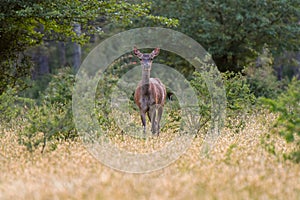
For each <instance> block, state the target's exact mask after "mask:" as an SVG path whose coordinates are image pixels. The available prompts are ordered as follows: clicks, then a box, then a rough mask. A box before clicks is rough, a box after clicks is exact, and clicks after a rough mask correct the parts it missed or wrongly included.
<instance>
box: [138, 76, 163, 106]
mask: <svg viewBox="0 0 300 200" xmlns="http://www.w3.org/2000/svg"><path fill="white" fill-rule="evenodd" d="M142 87H143V85H142V81H140V82H139V84H138V87H137V88H136V90H135V94H134V101H135V103H136V104H137V105H138V107H139V108H140V109H141V108H142V109H149V106H150V105H153V104H160V105H162V106H163V105H164V104H165V100H166V95H167V94H166V87H165V86H164V84H162V82H161V81H160V80H159V79H158V78H150V80H149V87H147V90H144V91H143V90H142Z"/></svg>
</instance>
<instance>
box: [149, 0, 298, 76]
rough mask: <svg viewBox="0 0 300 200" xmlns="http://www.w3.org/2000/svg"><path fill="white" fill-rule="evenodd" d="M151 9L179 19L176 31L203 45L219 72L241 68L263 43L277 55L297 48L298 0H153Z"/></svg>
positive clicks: (254, 55)
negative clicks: (211, 56)
mask: <svg viewBox="0 0 300 200" xmlns="http://www.w3.org/2000/svg"><path fill="white" fill-rule="evenodd" d="M152 10H153V12H154V13H153V14H157V15H160V14H162V13H164V16H166V17H171V18H177V19H179V22H180V25H179V26H178V28H177V30H178V31H181V32H183V33H185V34H187V35H189V36H191V37H192V38H194V39H195V40H197V41H198V42H199V43H200V44H201V45H203V46H204V48H205V49H207V50H208V51H209V52H210V53H211V54H212V55H213V59H214V60H215V62H216V64H217V66H218V67H219V69H220V70H221V71H226V70H230V71H241V70H242V69H243V67H244V65H245V64H246V62H247V61H248V60H249V59H255V58H256V57H257V55H258V54H259V52H261V50H262V48H263V46H264V45H265V44H267V45H268V47H269V48H270V49H271V50H272V52H273V53H274V54H277V55H279V54H281V53H283V52H284V51H286V50H288V51H300V40H299V38H300V25H299V21H300V4H299V1H298V0H275V1H273V0H272V1H271V0H261V1H249V0H227V1H221V0H189V1H183V0H178V1H159V0H155V1H154V2H153V4H152Z"/></svg>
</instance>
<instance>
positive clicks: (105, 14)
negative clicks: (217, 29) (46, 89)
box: [0, 0, 177, 94]
mask: <svg viewBox="0 0 300 200" xmlns="http://www.w3.org/2000/svg"><path fill="white" fill-rule="evenodd" d="M149 8H150V3H139V4H137V3H129V2H127V1H120V2H118V1H114V0H109V1H99V0H85V1H82V0H63V1H62V0H43V1H40V0H2V1H1V4H0V40H1V43H0V55H1V57H0V70H1V74H0V94H1V93H2V92H3V91H4V90H5V88H6V87H7V86H9V85H10V86H16V85H20V84H19V83H20V81H22V79H21V78H22V77H24V76H26V75H28V74H29V73H30V71H29V68H30V66H31V64H30V60H29V59H28V58H27V57H26V56H24V54H23V52H24V51H25V50H26V49H28V48H29V47H32V46H36V45H39V44H42V43H43V41H67V40H72V41H75V42H77V43H80V44H83V43H85V42H87V41H88V40H89V36H90V35H91V34H95V33H97V32H101V27H100V25H99V23H97V21H99V20H97V19H99V18H101V19H105V20H107V21H112V22H114V23H120V24H128V23H131V19H132V18H133V17H146V18H150V19H152V20H157V21H159V22H161V23H167V24H169V25H172V24H176V23H177V21H176V20H170V19H167V18H164V17H158V16H152V15H151V14H150V10H149ZM76 24H80V25H81V29H82V34H80V35H78V34H76V31H75V30H74V25H76Z"/></svg>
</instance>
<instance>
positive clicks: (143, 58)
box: [133, 47, 159, 70]
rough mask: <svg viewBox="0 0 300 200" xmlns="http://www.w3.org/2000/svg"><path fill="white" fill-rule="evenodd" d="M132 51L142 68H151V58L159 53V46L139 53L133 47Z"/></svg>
mask: <svg viewBox="0 0 300 200" xmlns="http://www.w3.org/2000/svg"><path fill="white" fill-rule="evenodd" d="M133 52H134V54H135V55H136V56H137V57H138V58H139V59H140V62H141V65H142V67H143V69H144V70H151V66H152V60H153V58H154V57H155V56H157V55H158V54H159V48H155V49H154V50H153V51H152V52H151V53H141V52H140V51H139V50H138V49H137V48H136V47H134V49H133Z"/></svg>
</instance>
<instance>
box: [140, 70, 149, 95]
mask: <svg viewBox="0 0 300 200" xmlns="http://www.w3.org/2000/svg"><path fill="white" fill-rule="evenodd" d="M149 82H150V70H143V72H142V91H143V93H144V94H145V93H147V92H148V90H149Z"/></svg>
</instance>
